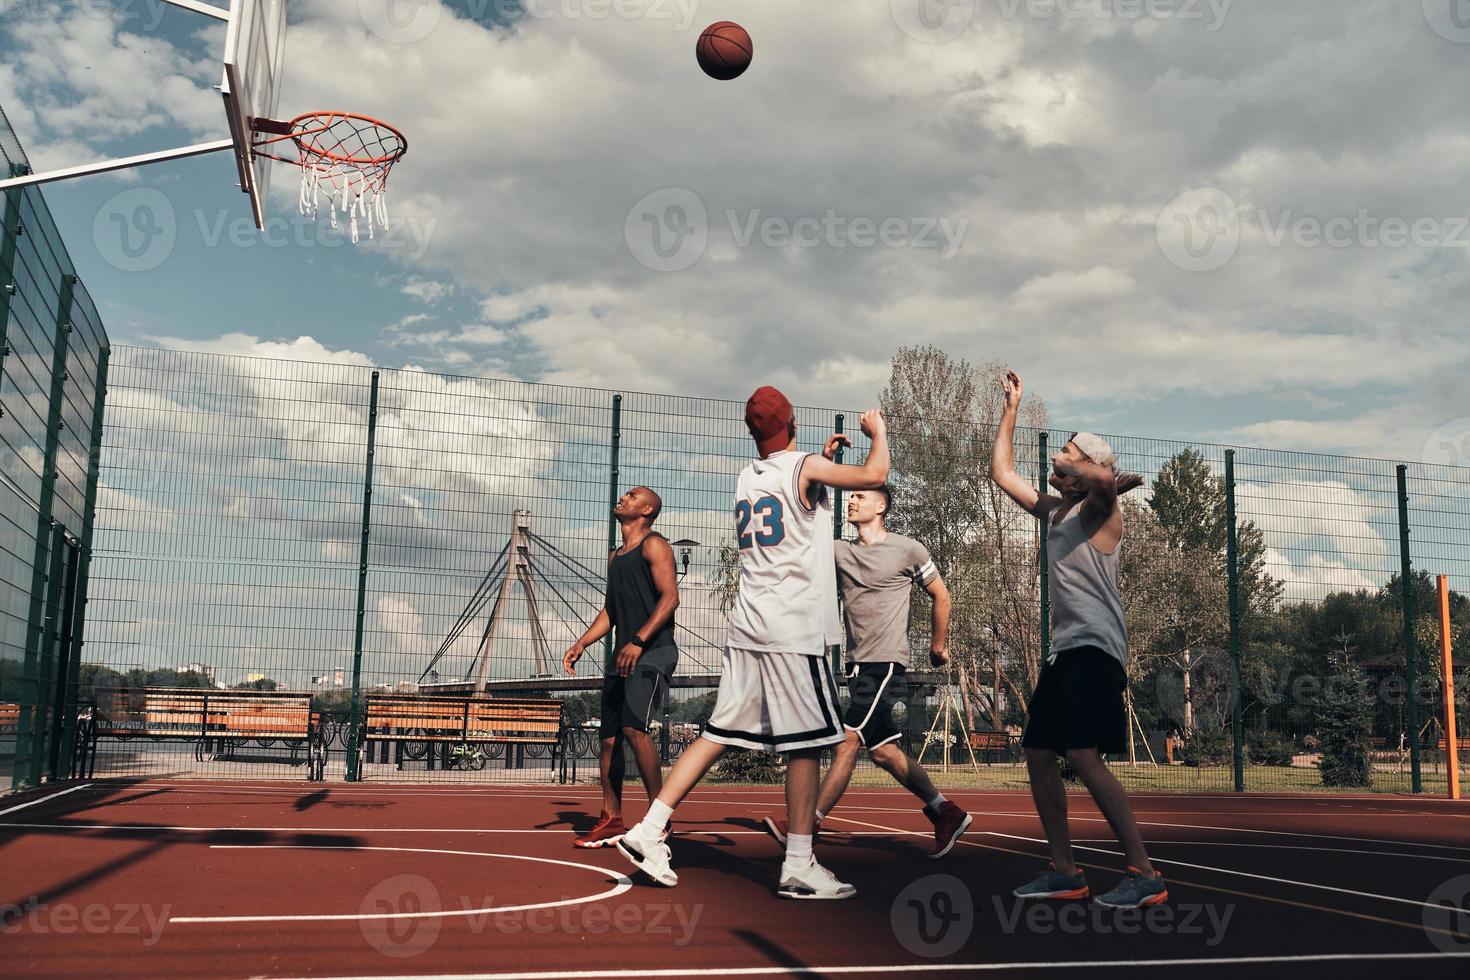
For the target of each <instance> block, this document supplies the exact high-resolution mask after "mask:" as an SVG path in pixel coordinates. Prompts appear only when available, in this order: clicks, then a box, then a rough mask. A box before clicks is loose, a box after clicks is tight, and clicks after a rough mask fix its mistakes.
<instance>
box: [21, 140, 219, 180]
mask: <svg viewBox="0 0 1470 980" xmlns="http://www.w3.org/2000/svg"><path fill="white" fill-rule="evenodd" d="M234 148H235V141H234V140H215V141H214V142H213V143H195V144H194V145H193V146H180V147H178V148H176V149H172V150H159V151H157V152H156V153H140V154H138V155H137V156H132V157H119V158H118V159H116V160H103V161H101V162H99V163H84V164H82V165H81V166H78V167H67V168H65V169H63V170H48V171H46V172H45V173H40V174H26V175H25V176H22V177H10V178H7V179H5V180H0V191H4V190H9V189H10V188H12V187H30V186H32V185H35V184H49V183H51V182H52V181H56V180H68V179H70V178H72V177H90V176H92V175H94V174H105V173H110V172H111V171H114V170H127V169H128V168H130V167H141V166H143V165H145V164H149V163H162V162H164V161H165V160H182V159H183V158H184V157H197V156H202V155H203V154H205V153H218V152H219V151H220V150H233V149H234Z"/></svg>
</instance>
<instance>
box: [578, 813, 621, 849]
mask: <svg viewBox="0 0 1470 980" xmlns="http://www.w3.org/2000/svg"><path fill="white" fill-rule="evenodd" d="M627 832H628V828H627V827H625V826H623V818H622V817H610V816H608V815H607V814H605V813H604V814H602V817H601V819H599V820H598V821H597V825H596V826H594V827H593V828H592V829H591V830H589V831H587V833H585V834H583V835H582V836H581V837H578V838H577V839H576V840H575V841H573V842H572V846H573V847H608V846H610V845H612V844H616V843H617V842H618V839H619V838H621V837H622V836H623V835H624V834H626V833H627Z"/></svg>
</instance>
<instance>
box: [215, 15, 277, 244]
mask: <svg viewBox="0 0 1470 980" xmlns="http://www.w3.org/2000/svg"><path fill="white" fill-rule="evenodd" d="M285 41H286V0H230V19H229V26H228V27H227V28H226V29H225V58H224V61H225V76H224V81H223V83H222V84H221V85H220V92H221V93H222V94H223V95H224V99H225V115H226V116H227V117H228V119H229V123H230V138H231V139H233V140H234V142H235V165H236V167H237V168H238V169H239V172H240V189H241V190H242V191H244V192H245V193H246V194H249V195H250V208H251V211H252V212H253V213H254V217H255V227H257V228H264V227H265V198H266V192H267V191H268V190H269V187H270V175H271V160H270V159H269V158H267V157H264V156H260V155H258V154H256V153H255V152H254V151H253V150H252V149H251V143H252V141H253V140H254V137H255V132H256V128H257V127H256V120H257V119H274V118H275V117H276V103H277V101H278V100H279V98H280V82H281V59H282V55H283V52H284V48H285Z"/></svg>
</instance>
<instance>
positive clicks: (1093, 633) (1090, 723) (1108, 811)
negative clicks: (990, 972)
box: [990, 371, 1169, 908]
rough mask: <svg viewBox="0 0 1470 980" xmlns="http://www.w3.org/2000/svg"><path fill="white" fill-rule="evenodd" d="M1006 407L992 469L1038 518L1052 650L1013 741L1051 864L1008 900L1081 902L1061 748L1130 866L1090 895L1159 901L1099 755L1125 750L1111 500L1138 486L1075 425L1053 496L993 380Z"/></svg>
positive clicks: (1115, 516) (1117, 514)
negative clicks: (1030, 467)
mask: <svg viewBox="0 0 1470 980" xmlns="http://www.w3.org/2000/svg"><path fill="white" fill-rule="evenodd" d="M1001 387H1002V388H1003V389H1004V392H1005V411H1004V412H1003V414H1002V416H1001V421H1000V426H999V429H998V430H997V432H996V436H995V453H994V456H993V457H992V458H991V464H990V475H991V478H992V479H993V480H995V483H996V485H997V486H999V487H1000V488H1001V489H1002V490H1004V491H1005V492H1006V494H1007V495H1008V496H1009V497H1010V498H1011V499H1012V500H1014V501H1015V502H1016V503H1017V504H1019V505H1020V506H1021V507H1023V508H1024V509H1025V510H1026V511H1027V512H1028V513H1030V514H1031V515H1033V516H1034V517H1036V519H1037V520H1040V521H1044V522H1045V523H1046V542H1047V559H1048V570H1049V572H1050V577H1051V607H1052V642H1051V646H1052V649H1051V654H1050V656H1049V657H1047V662H1046V664H1045V665H1044V666H1043V667H1042V670H1041V677H1040V679H1039V680H1038V681H1037V683H1036V690H1035V691H1034V692H1032V695H1031V703H1030V704H1029V705H1027V706H1026V733H1025V735H1024V736H1023V737H1022V739H1021V744H1022V746H1023V747H1024V748H1025V750H1026V766H1027V769H1028V770H1029V771H1030V774H1031V796H1032V798H1033V799H1034V800H1035V801H1036V812H1037V814H1038V815H1039V816H1040V817H1041V825H1042V827H1043V828H1044V829H1045V831H1046V839H1047V841H1048V842H1049V843H1050V845H1051V852H1052V867H1051V870H1049V871H1046V872H1044V873H1042V874H1041V875H1040V876H1038V877H1037V878H1036V879H1035V880H1034V881H1031V882H1028V883H1027V884H1024V885H1022V886H1021V887H1019V888H1017V889H1016V890H1015V893H1014V894H1015V895H1016V897H1017V898H1023V899H1029V898H1051V899H1079V898H1086V897H1087V896H1088V894H1089V891H1088V887H1087V879H1086V877H1084V875H1083V873H1082V870H1081V869H1080V868H1078V867H1077V862H1076V861H1075V859H1074V858H1073V856H1072V841H1071V836H1070V833H1069V831H1068V827H1067V789H1066V786H1065V785H1063V783H1062V774H1061V771H1060V770H1059V769H1058V766H1057V761H1058V758H1059V757H1060V756H1062V755H1065V756H1066V757H1067V761H1068V762H1069V763H1070V764H1071V766H1072V768H1073V769H1075V770H1076V771H1077V774H1078V775H1079V776H1081V777H1082V781H1083V783H1085V784H1086V786H1087V791H1088V793H1090V794H1091V795H1092V798H1093V800H1094V801H1095V802H1096V803H1097V807H1098V809H1099V810H1101V811H1102V814H1103V816H1104V817H1106V818H1107V821H1108V825H1109V826H1110V827H1112V828H1113V832H1114V833H1115V834H1117V835H1118V843H1120V844H1121V845H1122V846H1123V850H1124V853H1125V855H1126V857H1127V860H1128V873H1127V875H1126V876H1125V877H1124V879H1123V881H1122V882H1121V883H1120V884H1119V885H1118V886H1117V887H1116V888H1114V889H1113V890H1112V891H1110V892H1108V893H1107V894H1105V895H1099V896H1098V897H1097V902H1098V904H1100V905H1106V906H1110V907H1114V908H1140V907H1143V906H1148V905H1157V904H1159V903H1160V902H1163V901H1165V900H1166V899H1168V897H1169V893H1168V891H1167V890H1166V889H1165V887H1164V879H1163V876H1162V875H1160V874H1159V873H1158V872H1157V871H1155V870H1154V867H1153V865H1152V864H1150V863H1149V859H1148V854H1147V853H1146V852H1145V851H1144V847H1143V838H1142V837H1141V836H1140V834H1139V832H1138V821H1137V820H1136V819H1135V818H1134V816H1133V808H1132V807H1131V806H1130V805H1129V804H1128V796H1127V794H1126V793H1125V792H1124V791H1123V786H1122V784H1121V783H1119V782H1118V779H1117V777H1115V776H1114V775H1113V774H1112V773H1111V772H1109V771H1108V767H1107V764H1106V763H1105V762H1103V759H1102V756H1103V754H1104V753H1109V752H1112V753H1119V752H1122V751H1123V750H1124V749H1125V748H1126V738H1127V730H1128V729H1127V725H1128V721H1127V711H1126V709H1125V707H1124V704H1123V691H1124V690H1125V689H1126V687H1127V685H1128V679H1127V674H1126V672H1125V668H1126V666H1127V663H1128V627H1127V624H1126V622H1125V620H1124V616H1123V603H1122V600H1121V599H1120V598H1119V595H1118V553H1119V549H1120V548H1121V547H1122V544H1123V510H1122V508H1121V507H1120V506H1119V505H1118V496H1119V494H1121V493H1127V492H1128V491H1129V490H1133V489H1136V488H1137V487H1139V486H1142V484H1143V481H1142V479H1141V478H1139V477H1136V476H1132V475H1120V474H1119V473H1118V472H1117V469H1116V466H1115V464H1116V462H1117V454H1116V453H1114V452H1113V450H1112V448H1111V447H1110V446H1108V444H1107V443H1106V442H1105V441H1103V439H1102V438H1100V437H1098V436H1095V435H1092V434H1091V433H1076V434H1074V435H1073V436H1072V438H1071V439H1069V440H1068V441H1067V444H1066V446H1065V447H1063V449H1062V451H1061V452H1060V453H1058V454H1057V455H1056V456H1054V457H1053V458H1052V469H1053V470H1054V473H1053V475H1052V477H1051V480H1050V483H1051V486H1052V488H1053V489H1055V490H1056V491H1057V493H1058V494H1059V496H1053V495H1052V494H1043V493H1041V492H1040V491H1038V490H1037V489H1036V488H1035V487H1034V486H1032V485H1031V483H1030V482H1029V481H1027V480H1026V479H1025V478H1023V477H1022V476H1021V475H1020V474H1019V473H1017V472H1016V467H1015V456H1014V450H1013V448H1012V442H1013V441H1014V439H1015V433H1016V415H1017V412H1018V411H1019V409H1020V405H1021V390H1022V388H1021V378H1020V375H1018V374H1016V372H1014V371H1011V372H1008V373H1007V375H1006V376H1005V378H1003V379H1002V380H1001Z"/></svg>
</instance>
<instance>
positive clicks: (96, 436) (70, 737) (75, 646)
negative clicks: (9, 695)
mask: <svg viewBox="0 0 1470 980" xmlns="http://www.w3.org/2000/svg"><path fill="white" fill-rule="evenodd" d="M111 362H112V348H110V347H104V348H102V350H101V351H100V352H99V353H98V355H97V390H96V392H95V393H94V394H93V396H92V438H91V442H90V446H89V449H88V452H87V491H86V493H87V496H86V503H85V505H84V506H83V509H82V535H81V544H80V548H81V555H80V559H81V561H80V565H79V568H78V570H77V588H76V615H75V616H74V617H73V621H72V628H71V632H72V636H73V637H75V640H74V641H73V643H72V650H73V653H72V662H71V669H70V671H69V672H68V679H67V691H66V705H65V708H64V710H65V712H66V721H67V728H66V734H65V736H64V739H65V743H64V744H63V745H62V747H61V751H62V757H63V758H65V759H71V757H72V755H73V753H74V752H75V751H76V731H77V697H78V694H79V693H80V686H81V673H82V648H83V647H84V646H86V643H87V635H86V624H87V602H88V598H87V587H88V584H89V580H90V574H91V568H92V529H93V526H94V525H95V523H96V519H97V482H98V480H99V479H100V477H101V473H102V423H103V419H104V417H105V412H106V403H107V369H108V365H109V364H111Z"/></svg>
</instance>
